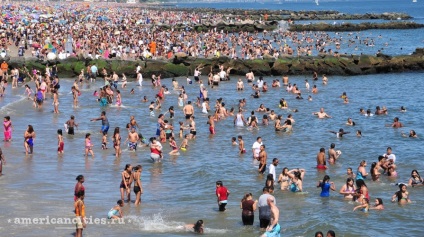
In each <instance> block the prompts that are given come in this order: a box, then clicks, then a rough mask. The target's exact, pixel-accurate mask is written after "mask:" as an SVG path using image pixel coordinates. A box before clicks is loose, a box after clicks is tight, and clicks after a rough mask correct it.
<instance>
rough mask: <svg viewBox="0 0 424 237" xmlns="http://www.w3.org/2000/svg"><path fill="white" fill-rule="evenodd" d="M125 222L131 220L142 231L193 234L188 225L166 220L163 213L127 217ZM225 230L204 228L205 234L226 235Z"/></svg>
mask: <svg viewBox="0 0 424 237" xmlns="http://www.w3.org/2000/svg"><path fill="white" fill-rule="evenodd" d="M124 218H125V219H126V220H125V222H128V220H131V223H133V224H134V225H137V226H138V227H139V228H140V229H141V230H143V231H148V232H155V233H170V232H171V233H172V232H174V233H175V232H192V230H190V229H188V228H186V227H185V226H186V225H187V223H183V222H178V221H168V220H165V219H164V218H163V217H162V215H161V213H158V214H154V215H153V216H143V217H140V216H133V215H130V216H125V217H124ZM226 232H227V230H225V229H211V228H204V233H215V234H223V233H226Z"/></svg>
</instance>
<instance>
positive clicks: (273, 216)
mask: <svg viewBox="0 0 424 237" xmlns="http://www.w3.org/2000/svg"><path fill="white" fill-rule="evenodd" d="M90 70H91V69H90ZM135 70H138V69H135ZM221 70H224V69H223V67H222V68H221ZM104 71H105V70H104ZM138 73H141V72H138ZM36 75H38V73H37V74H36ZM50 76H53V77H54V78H55V79H54V81H55V83H52V82H51V81H50ZM102 76H103V78H104V81H105V88H106V89H107V90H110V91H111V93H112V95H113V94H114V93H116V92H118V94H119V90H118V89H117V87H113V86H111V85H113V84H114V80H115V79H116V77H115V78H114V77H108V76H107V72H103V74H102ZM91 79H92V77H86V78H83V80H78V79H77V80H75V82H74V84H73V86H72V88H71V91H72V93H73V94H74V96H73V98H74V99H75V98H77V97H78V92H79V89H78V86H79V84H81V83H92V80H91ZM193 79H194V82H195V83H196V84H198V86H199V91H200V92H199V95H200V96H199V97H198V99H197V101H196V103H195V104H193V103H192V102H191V101H190V100H188V96H187V94H186V93H185V88H184V86H180V85H179V84H178V82H177V81H176V80H172V88H173V90H174V91H178V93H180V95H179V96H178V98H179V99H178V101H179V102H180V101H181V104H180V103H178V105H176V107H179V108H180V109H181V110H182V112H183V114H184V118H185V119H186V121H181V122H179V125H180V128H179V132H178V133H175V134H174V129H176V128H174V126H173V124H172V119H173V116H174V108H173V106H172V107H171V108H169V109H168V112H166V113H165V114H159V115H158V121H157V128H156V136H155V137H151V138H150V139H149V141H147V139H146V138H144V137H143V135H142V134H141V131H140V127H139V125H138V123H137V121H136V119H135V117H134V116H131V117H130V119H129V122H128V123H127V124H126V125H125V128H126V129H127V130H128V137H127V139H126V140H125V141H124V142H122V141H121V136H120V127H116V128H115V129H114V133H113V136H112V143H113V148H114V150H115V156H116V157H117V158H119V157H120V156H121V153H122V150H121V146H122V145H123V144H125V143H127V145H128V148H129V150H130V151H136V150H137V147H139V146H148V147H149V148H150V152H151V154H150V157H151V159H152V161H154V162H160V161H161V160H162V159H163V158H164V154H163V146H162V143H166V142H169V145H170V147H171V148H172V150H171V151H170V152H169V155H170V156H176V155H179V151H185V150H187V149H188V147H189V141H190V140H193V139H196V136H197V133H196V126H197V125H196V122H195V107H198V108H202V113H206V114H209V115H208V122H207V124H208V126H209V132H210V134H212V135H214V134H216V131H215V123H221V122H225V121H227V120H226V119H227V118H234V119H230V120H232V121H233V123H234V126H238V127H248V129H250V130H251V129H258V128H259V126H267V125H268V124H269V123H271V122H272V121H274V128H275V131H276V132H281V131H282V132H285V133H290V132H293V126H295V125H296V123H295V120H294V118H293V115H292V114H289V115H288V116H287V118H286V119H285V121H284V122H283V118H282V116H281V115H278V114H277V113H276V112H275V111H274V110H270V109H269V108H266V107H265V106H264V105H263V104H261V105H259V107H258V109H257V110H255V111H251V115H250V116H249V117H248V118H245V117H244V115H243V113H244V112H245V109H244V106H245V104H246V99H242V100H240V101H239V103H238V105H239V107H238V109H237V110H238V112H237V113H235V111H234V108H232V109H230V110H227V108H225V102H224V99H223V98H219V99H217V101H216V103H215V105H214V107H212V108H211V106H210V105H209V102H210V97H209V94H208V93H205V91H207V89H206V88H207V85H205V84H203V82H202V79H201V78H200V77H199V74H198V75H197V76H195V77H194V78H193ZM30 80H33V81H34V82H35V84H36V87H37V88H36V90H37V91H41V95H40V97H45V96H46V94H49V93H50V94H51V95H52V96H53V98H54V100H56V101H58V100H59V98H58V97H57V90H59V88H60V86H59V87H58V86H57V85H59V79H58V77H57V75H52V74H51V70H50V69H49V68H47V69H46V73H45V76H41V77H36V76H33V77H30ZM313 80H317V79H313ZM327 80H328V79H327ZM327 80H326V81H325V84H326V83H328V81H327ZM246 81H247V83H248V85H249V86H250V87H251V88H252V90H253V91H261V92H262V91H264V90H268V89H267V88H264V87H265V86H266V82H264V80H263V78H262V77H261V78H259V79H258V80H256V79H255V77H254V74H253V72H249V73H248V74H247V75H246ZM282 81H283V86H285V90H286V91H287V93H288V94H292V95H293V96H296V95H298V94H299V93H300V92H299V91H300V89H299V86H298V85H296V84H294V85H291V84H290V83H289V80H288V77H287V76H284V77H283V79H282ZM141 82H143V81H141ZM277 82H278V83H277ZM252 83H254V84H252ZM190 84H192V81H191V79H190V80H188V81H187V85H190ZM208 84H209V86H211V87H212V86H217V84H215V85H214V83H213V80H211V81H209V79H208ZM236 84H237V85H236V90H240V89H241V90H244V89H246V88H244V84H243V80H242V79H241V78H240V79H239V80H237V82H236ZM323 84H324V81H323ZM22 85H23V83H22ZM42 85H44V87H42ZM151 85H152V87H153V88H156V89H157V90H158V94H157V95H156V102H152V104H153V106H149V111H150V112H153V113H154V112H155V111H160V110H161V106H160V105H161V103H163V102H164V100H165V99H166V97H167V96H168V95H169V94H167V93H165V89H167V87H166V86H162V85H161V84H160V83H157V78H153V79H152V82H151ZM241 85H242V86H241ZM273 85H274V86H273V87H275V88H279V86H281V85H279V80H278V79H276V80H274V82H273ZM308 85H309V84H308V82H307V81H306V82H305V88H308ZM26 87H28V85H26ZM55 87H56V89H55ZM41 88H43V89H41ZM130 93H131V92H130ZM28 96H29V98H31V96H30V94H29V95H28ZM35 97H37V95H34V98H35ZM340 97H341V100H343V101H345V100H346V98H347V95H346V93H343V94H342V95H341V96H340ZM254 98H255V97H253V98H252V99H253V100H254ZM100 99H101V97H100ZM100 99H99V104H100V105H101V106H104V105H103V104H102V103H101V101H100ZM145 99H146V98H145ZM110 100H111V102H113V101H117V100H120V98H119V97H117V96H112V97H110ZM146 102H147V100H146ZM53 106H54V107H55V106H56V105H55V103H53ZM288 107H289V105H288V102H287V101H286V100H284V99H281V100H280V103H279V108H280V109H283V110H284V109H288ZM213 108H214V112H212V111H213ZM55 111H56V110H55ZM58 112H59V111H58ZM293 112H294V113H295V111H293ZM359 112H360V114H361V115H363V116H374V115H375V116H385V115H387V114H388V113H387V109H386V108H385V107H384V106H383V109H380V107H379V106H377V107H376V111H375V112H374V114H372V113H370V111H367V112H365V111H364V110H363V109H360V111H359ZM400 112H402V113H403V112H406V109H405V108H404V107H402V108H401V109H400ZM168 113H169V114H168ZM256 113H259V114H262V115H263V116H262V119H261V121H260V119H259V118H258V117H257V116H256V115H255V114H256ZM149 114H150V115H151V113H149ZM166 114H168V116H169V119H167V118H165V115H166ZM212 114H213V115H212ZM313 115H315V116H317V118H318V119H327V118H331V116H330V115H328V114H327V113H326V112H325V110H324V108H321V109H320V111H318V112H314V113H313ZM90 121H101V129H100V132H101V134H102V135H103V136H102V141H101V143H102V149H107V148H108V138H107V134H108V131H109V127H110V124H109V119H108V117H107V116H106V112H105V111H103V112H102V113H101V114H100V117H97V118H93V119H91V120H90ZM282 123H284V125H282ZM3 124H4V140H5V141H11V138H12V128H13V126H12V121H11V118H10V117H9V116H5V118H4V123H3ZM65 124H66V133H67V134H69V135H74V131H75V128H76V127H78V125H79V124H78V123H77V122H76V119H75V117H74V116H71V117H70V119H69V120H68V121H66V123H65ZM346 125H347V126H354V125H355V123H354V122H353V121H352V119H350V118H349V119H348V121H347V123H346ZM386 126H390V127H393V128H400V127H403V124H402V123H401V122H400V121H399V118H398V117H396V118H395V119H394V122H393V123H392V124H387V125H386ZM185 130H188V133H187V134H184V131H185ZM330 132H332V133H335V134H336V136H337V137H338V138H341V137H342V136H343V135H345V134H348V133H349V132H345V131H344V130H343V129H340V130H339V131H330ZM57 133H58V154H59V155H61V154H63V152H64V138H63V132H62V129H59V130H58V132H57ZM90 135H91V134H90V133H87V134H86V136H85V156H89V155H91V156H93V157H94V152H93V150H92V147H93V146H94V145H93V142H92V141H91V137H90ZM403 135H404V136H409V137H411V138H416V137H417V135H416V133H415V131H414V130H411V131H410V134H409V135H406V134H403ZM356 136H361V131H358V132H357V133H356ZM176 137H179V138H180V139H181V145H177V143H176ZM35 138H36V133H35V131H34V128H33V126H32V125H28V128H27V130H26V131H25V134H24V147H25V152H26V154H32V153H33V152H34V151H33V146H34V140H35ZM232 145H235V146H238V150H239V153H240V154H244V153H246V152H247V151H246V148H245V144H244V141H243V137H242V136H238V137H237V138H236V137H233V138H232ZM251 152H252V160H253V163H254V164H257V165H258V173H259V174H260V175H262V174H267V179H266V182H265V186H264V187H263V195H261V196H260V197H259V200H256V201H253V196H252V194H251V193H247V194H246V195H244V197H243V199H242V201H241V203H240V208H241V209H242V221H243V224H244V225H253V223H254V212H255V210H257V209H259V221H260V227H261V230H263V231H264V232H265V234H264V236H278V235H279V232H280V231H281V227H280V226H279V222H278V221H279V218H278V217H279V210H278V207H277V206H276V205H275V203H276V198H275V197H274V196H273V195H272V194H273V193H274V189H278V188H277V187H276V186H277V184H279V185H280V190H282V191H291V192H303V190H304V189H303V180H304V176H305V173H306V170H305V169H299V168H298V169H291V170H290V169H288V168H287V167H284V168H283V169H282V172H281V173H280V174H278V172H277V171H276V170H277V166H278V163H279V159H278V158H273V159H272V162H271V164H268V160H269V157H268V154H267V151H266V146H265V144H263V142H262V138H261V137H257V140H256V142H254V144H253V145H252V150H251ZM341 154H342V152H341V151H340V150H336V148H335V144H334V143H333V144H331V145H330V149H329V150H328V154H327V155H326V151H325V148H320V150H319V152H318V154H317V158H316V161H317V166H316V168H317V169H318V170H325V169H327V168H328V166H327V163H330V164H334V163H336V162H337V160H338V159H339V158H340V156H341ZM4 163H5V159H4V156H3V155H1V163H0V171H1V168H2V164H4ZM366 166H367V161H365V160H363V161H361V162H360V164H359V166H358V168H357V171H356V173H355V172H353V170H352V168H350V167H349V168H348V169H347V179H346V183H345V184H344V185H343V186H342V187H341V189H340V191H339V193H340V194H341V195H343V196H344V198H345V199H347V200H354V201H356V202H357V203H358V205H357V206H356V207H355V208H354V209H353V210H361V211H363V212H368V211H369V210H370V209H376V210H383V209H384V206H383V201H382V198H375V204H374V205H371V204H370V200H371V199H370V194H369V190H368V187H367V185H366V183H365V181H366V180H370V181H378V180H379V178H380V176H381V175H387V176H389V177H396V176H397V172H396V169H397V168H398V167H397V165H396V156H395V155H394V154H393V153H392V148H391V147H388V148H387V151H386V153H385V154H383V155H381V156H379V157H378V160H377V161H375V162H372V165H371V169H370V170H369V172H367V169H366ZM141 172H142V166H141V165H137V166H135V167H133V166H132V165H131V164H127V165H126V166H125V169H124V171H123V172H122V181H121V184H120V193H121V199H120V200H119V201H118V202H117V205H116V206H114V207H113V208H112V209H111V210H110V211H109V212H108V218H110V219H118V218H122V217H123V213H122V210H121V208H122V207H123V205H124V203H125V202H127V203H129V202H131V192H132V191H133V192H134V193H135V196H136V198H135V202H134V204H135V205H139V204H141V194H142V193H143V188H142V182H141ZM368 177H370V178H368ZM83 182H84V177H83V176H82V175H79V176H78V177H77V184H76V186H75V197H74V200H75V209H76V212H75V213H76V216H77V219H79V220H80V221H78V224H77V235H78V236H81V235H82V229H83V228H85V226H86V224H85V221H84V218H82V217H84V216H85V206H84V195H85V189H84V186H83ZM423 184H424V180H423V179H422V178H421V177H420V175H419V173H418V171H417V170H413V171H412V172H411V178H410V180H409V181H408V183H405V184H403V183H399V184H398V185H399V191H398V192H396V193H395V194H394V195H393V197H392V201H393V202H398V203H400V204H406V203H409V202H411V201H410V198H409V193H408V191H407V187H412V186H421V185H423ZM316 186H317V188H321V189H322V191H321V194H320V196H321V197H329V196H330V192H331V191H336V185H335V184H334V183H333V182H331V181H330V177H329V176H328V175H325V176H324V177H323V179H322V180H320V181H318V183H317V185H316ZM131 187H133V190H131ZM229 194H230V191H229V190H228V189H227V188H226V187H225V186H224V185H223V182H222V181H217V182H216V195H217V202H218V210H219V211H225V210H226V205H227V203H228V196H229ZM199 221H200V220H199ZM199 223H200V222H198V223H196V224H195V225H194V226H193V227H191V228H189V229H193V231H195V232H197V233H203V221H202V222H201V223H202V224H201V227H199ZM329 233H330V235H328V234H327V236H335V235H331V233H333V232H331V231H329ZM320 234H321V236H322V233H321V232H317V234H316V236H320Z"/></svg>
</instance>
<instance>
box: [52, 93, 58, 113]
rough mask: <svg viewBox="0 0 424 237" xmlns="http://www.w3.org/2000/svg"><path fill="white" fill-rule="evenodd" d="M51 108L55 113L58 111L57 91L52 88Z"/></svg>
mask: <svg viewBox="0 0 424 237" xmlns="http://www.w3.org/2000/svg"><path fill="white" fill-rule="evenodd" d="M53 109H54V113H55V114H58V113H59V93H58V92H57V90H56V89H53Z"/></svg>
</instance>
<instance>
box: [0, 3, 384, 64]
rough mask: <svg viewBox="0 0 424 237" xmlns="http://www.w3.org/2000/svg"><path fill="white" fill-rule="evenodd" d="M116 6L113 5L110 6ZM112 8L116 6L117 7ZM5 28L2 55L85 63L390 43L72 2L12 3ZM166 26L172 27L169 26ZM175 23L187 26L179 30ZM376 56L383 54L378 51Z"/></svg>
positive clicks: (295, 52) (353, 49) (308, 52)
mask: <svg viewBox="0 0 424 237" xmlns="http://www.w3.org/2000/svg"><path fill="white" fill-rule="evenodd" d="M110 4H112V3H110ZM112 6H113V7H112ZM2 8H3V11H4V12H5V15H4V18H3V21H2V23H3V24H1V25H0V30H1V32H2V33H1V34H0V42H1V50H0V51H1V52H3V53H4V54H5V55H9V56H11V57H17V56H34V57H39V58H43V59H46V58H48V54H49V53H54V54H55V55H57V57H58V58H59V59H64V58H67V57H69V56H83V57H85V58H93V59H94V58H104V59H108V58H118V59H124V60H134V59H145V58H167V59H170V58H173V57H174V55H177V54H181V53H184V54H185V55H190V56H193V57H204V58H208V57H219V56H226V57H230V58H233V59H262V58H266V57H271V58H278V57H281V56H316V55H318V54H330V55H334V56H338V55H341V54H349V55H350V54H360V53H362V52H365V51H367V52H369V47H374V46H377V47H378V50H379V51H378V52H380V51H381V50H382V49H384V47H387V46H388V40H387V39H383V37H382V36H381V35H380V36H378V37H375V36H372V35H369V36H364V35H362V34H360V33H346V34H344V33H338V34H330V33H326V32H289V31H284V32H282V31H279V30H278V29H277V30H276V31H275V32H266V31H264V32H246V31H240V32H227V31H222V30H217V29H216V28H211V29H206V28H205V30H202V31H200V32H198V31H196V30H193V29H192V27H193V26H196V25H200V26H201V25H204V24H216V23H218V22H221V21H225V22H227V23H230V22H242V21H244V20H247V19H249V18H250V16H249V14H248V13H247V14H243V15H234V16H224V15H222V14H221V13H202V12H197V11H195V10H193V11H190V12H188V11H176V10H167V11H163V10H154V9H145V8H128V7H126V6H125V5H116V4H115V3H113V4H112V5H107V6H105V5H101V4H96V3H90V4H87V3H72V4H62V5H54V6H50V5H45V6H43V5H40V4H39V3H37V4H31V3H25V4H24V3H19V4H18V3H17V4H9V5H5V6H3V7H2ZM165 25H166V27H165ZM177 25H185V26H186V27H185V28H183V29H181V28H177ZM375 53H377V50H376V52H375Z"/></svg>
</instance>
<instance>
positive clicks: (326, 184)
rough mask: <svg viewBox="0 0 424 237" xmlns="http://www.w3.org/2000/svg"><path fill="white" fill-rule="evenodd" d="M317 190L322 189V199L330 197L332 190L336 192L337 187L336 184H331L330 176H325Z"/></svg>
mask: <svg viewBox="0 0 424 237" xmlns="http://www.w3.org/2000/svg"><path fill="white" fill-rule="evenodd" d="M317 188H321V194H320V196H321V197H329V196H330V190H333V191H336V186H334V182H330V176H328V175H325V176H324V178H323V179H322V180H320V181H319V182H318V185H317Z"/></svg>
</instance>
